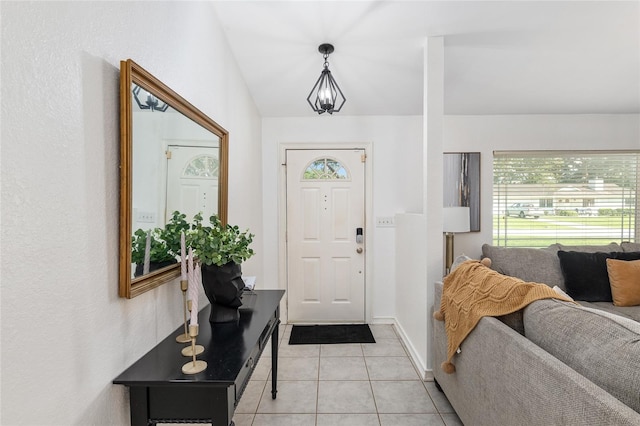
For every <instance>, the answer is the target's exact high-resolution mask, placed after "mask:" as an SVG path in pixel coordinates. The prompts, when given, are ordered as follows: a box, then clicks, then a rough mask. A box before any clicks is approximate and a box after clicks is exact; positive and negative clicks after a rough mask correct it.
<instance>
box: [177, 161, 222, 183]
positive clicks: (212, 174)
mask: <svg viewBox="0 0 640 426" xmlns="http://www.w3.org/2000/svg"><path fill="white" fill-rule="evenodd" d="M219 164H220V163H219V161H218V159H217V158H216V157H213V156H211V155H199V156H197V157H196V158H194V159H193V160H191V161H190V162H189V164H187V167H185V168H184V171H183V172H182V176H183V177H202V178H216V177H218V166H219Z"/></svg>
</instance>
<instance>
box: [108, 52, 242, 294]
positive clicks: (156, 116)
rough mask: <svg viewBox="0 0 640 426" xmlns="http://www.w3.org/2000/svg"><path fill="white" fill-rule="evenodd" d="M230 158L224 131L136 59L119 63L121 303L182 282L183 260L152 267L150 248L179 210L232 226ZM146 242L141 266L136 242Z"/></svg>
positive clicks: (173, 260) (187, 219)
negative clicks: (213, 217) (156, 234)
mask: <svg viewBox="0 0 640 426" xmlns="http://www.w3.org/2000/svg"><path fill="white" fill-rule="evenodd" d="M228 154H229V133H228V132H227V131H226V130H225V129H224V128H222V127H221V126H220V125H218V124H217V123H216V122H215V121H213V120H212V119H211V118H209V117H208V116H207V115H205V114H204V113H203V112H201V111H200V110H199V109H197V108H196V107H194V106H193V105H192V104H190V103H189V102H187V101H186V100H185V99H184V98H182V97H181V96H180V95H178V94H177V93H176V92H174V91H173V90H171V89H170V88H169V87H168V86H166V85H165V84H164V83H162V82H161V81H160V80H158V79H157V78H155V77H154V76H153V75H151V74H150V73H149V72H148V71H146V70H145V69H143V68H142V67H141V66H139V65H138V64H136V63H135V62H134V61H132V60H131V59H127V60H126V61H121V62H120V265H119V291H118V293H119V295H120V297H126V298H129V299H130V298H132V297H135V296H138V295H140V294H142V293H144V292H146V291H149V290H151V289H153V288H155V287H157V286H159V285H162V284H164V283H166V282H168V281H171V280H173V279H175V278H176V277H178V276H179V274H180V263H178V261H179V258H177V257H173V259H172V260H169V261H165V262H164V263H162V262H157V263H156V264H155V265H153V261H152V260H151V259H150V256H151V255H152V254H153V253H154V250H149V249H147V248H148V247H150V240H151V235H154V232H155V231H156V230H159V229H163V228H164V227H165V225H166V224H167V223H168V222H170V221H171V218H172V214H173V212H174V211H176V210H177V211H180V212H181V213H183V214H185V215H186V221H187V222H191V220H192V219H193V215H194V214H195V213H198V212H203V216H204V217H207V218H208V217H209V216H210V215H211V214H217V215H218V217H219V218H220V220H221V221H222V223H227V199H228V164H229V160H228ZM136 232H137V234H136V235H134V233H136ZM145 236H146V246H145V247H144V248H143V252H144V253H145V255H144V257H145V259H144V265H143V266H142V267H140V266H141V265H140V264H136V263H137V262H132V259H133V258H136V259H139V257H140V254H139V250H136V248H138V249H139V245H140V244H139V243H138V242H137V241H138V240H134V238H138V239H140V238H143V239H144V237H145ZM134 242H135V244H134ZM143 245H144V244H143ZM133 250H136V254H135V255H133ZM150 263H151V264H152V267H149V264H150Z"/></svg>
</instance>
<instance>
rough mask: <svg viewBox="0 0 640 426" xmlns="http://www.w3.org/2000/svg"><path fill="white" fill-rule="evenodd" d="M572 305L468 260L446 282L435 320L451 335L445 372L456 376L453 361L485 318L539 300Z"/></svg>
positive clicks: (548, 289) (546, 288)
mask: <svg viewBox="0 0 640 426" xmlns="http://www.w3.org/2000/svg"><path fill="white" fill-rule="evenodd" d="M551 298H554V299H560V300H565V301H570V300H569V299H567V298H566V297H563V296H561V295H559V294H558V293H556V291H555V290H553V289H552V288H551V287H549V286H547V285H545V284H538V283H531V282H524V281H522V280H521V279H518V278H514V277H509V276H506V275H502V274H500V273H498V272H496V271H494V270H492V269H489V268H488V267H486V266H484V265H483V264H481V263H480V262H479V261H477V260H467V261H466V262H464V263H462V264H461V265H460V266H458V267H457V268H456V269H455V270H454V271H453V272H452V273H451V274H449V275H448V276H447V277H445V279H444V286H443V289H442V301H441V303H440V311H437V312H435V313H434V318H435V319H438V320H440V321H442V320H443V319H444V328H445V330H446V332H447V359H446V361H445V362H443V363H442V366H441V367H442V369H443V370H444V371H445V372H447V373H453V372H454V371H455V366H454V365H453V364H452V363H451V359H452V358H453V356H454V354H455V353H456V351H457V349H458V348H459V347H460V344H461V343H462V341H463V340H464V339H465V338H466V337H467V336H468V335H469V333H471V331H472V330H473V329H474V327H475V326H476V324H478V321H480V319H481V318H482V317H484V316H500V315H506V314H510V313H512V312H515V311H517V310H519V309H522V308H523V307H525V306H527V305H528V304H529V303H531V302H534V301H536V300H539V299H551Z"/></svg>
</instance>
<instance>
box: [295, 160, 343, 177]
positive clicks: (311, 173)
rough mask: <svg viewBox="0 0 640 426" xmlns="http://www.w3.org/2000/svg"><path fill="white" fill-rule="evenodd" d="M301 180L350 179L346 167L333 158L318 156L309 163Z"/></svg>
mask: <svg viewBox="0 0 640 426" xmlns="http://www.w3.org/2000/svg"><path fill="white" fill-rule="evenodd" d="M302 179H303V180H343V179H346V180H348V179H350V178H349V172H348V171H347V169H346V168H345V167H344V166H343V165H342V164H341V163H340V162H339V161H338V160H336V159H334V158H320V159H317V160H314V161H312V162H311V163H309V165H308V166H307V168H306V169H305V171H304V175H303V177H302Z"/></svg>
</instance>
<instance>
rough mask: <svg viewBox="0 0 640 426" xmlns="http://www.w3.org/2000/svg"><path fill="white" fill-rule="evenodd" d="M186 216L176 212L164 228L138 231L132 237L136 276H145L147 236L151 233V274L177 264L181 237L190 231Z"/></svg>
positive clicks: (132, 259) (132, 256)
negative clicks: (183, 232) (184, 232)
mask: <svg viewBox="0 0 640 426" xmlns="http://www.w3.org/2000/svg"><path fill="white" fill-rule="evenodd" d="M185 218H186V215H184V214H182V213H180V212H178V211H175V212H173V214H172V216H171V219H169V221H168V222H167V223H166V225H165V226H164V228H153V229H151V230H144V229H138V230H136V231H135V232H134V233H133V236H132V237H131V262H132V263H135V264H136V270H135V273H134V275H135V276H136V277H137V276H140V275H142V274H143V269H144V257H145V249H146V245H147V235H148V234H149V232H150V233H151V235H150V236H149V238H150V241H149V242H150V249H149V272H151V271H155V270H156V269H160V268H164V267H165V266H169V265H171V264H174V263H176V262H177V260H176V258H177V257H178V256H179V255H180V235H181V233H182V231H188V230H189V223H188V222H187V221H186V220H185Z"/></svg>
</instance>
